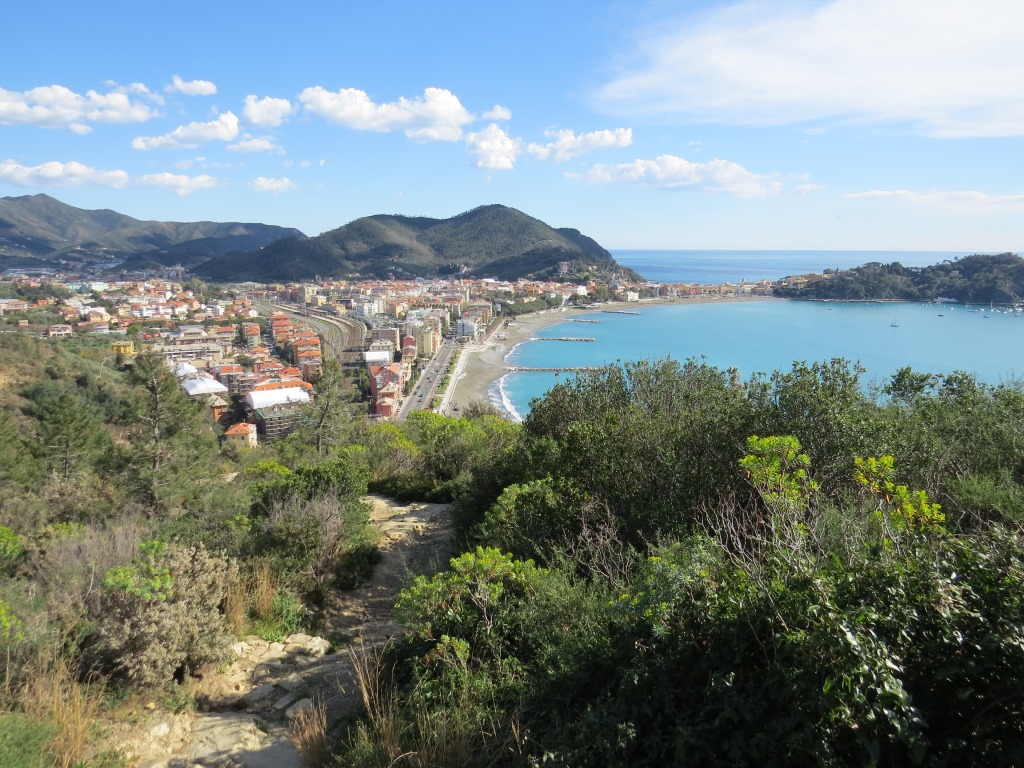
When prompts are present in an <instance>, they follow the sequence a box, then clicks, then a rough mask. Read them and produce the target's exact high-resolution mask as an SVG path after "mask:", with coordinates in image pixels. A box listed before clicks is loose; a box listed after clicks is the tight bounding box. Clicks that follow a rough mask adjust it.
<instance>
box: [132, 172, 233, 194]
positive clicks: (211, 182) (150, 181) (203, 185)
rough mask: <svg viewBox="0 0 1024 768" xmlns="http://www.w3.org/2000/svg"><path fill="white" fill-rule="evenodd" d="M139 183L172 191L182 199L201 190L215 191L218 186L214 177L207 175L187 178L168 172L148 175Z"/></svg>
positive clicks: (143, 185)
mask: <svg viewBox="0 0 1024 768" xmlns="http://www.w3.org/2000/svg"><path fill="white" fill-rule="evenodd" d="M137 183H138V185H139V186H142V187H160V188H162V189H170V190H173V191H174V192H176V193H177V194H179V195H181V196H182V197H184V196H185V195H191V194H192V193H193V192H195V191H197V190H200V189H213V188H214V187H215V186H217V180H216V179H215V178H213V176H207V175H206V174H205V173H204V174H200V175H199V176H185V175H184V174H178V173H167V172H166V171H165V172H163V173H150V174H147V175H146V176H143V177H141V178H140V179H139V180H138V182H137Z"/></svg>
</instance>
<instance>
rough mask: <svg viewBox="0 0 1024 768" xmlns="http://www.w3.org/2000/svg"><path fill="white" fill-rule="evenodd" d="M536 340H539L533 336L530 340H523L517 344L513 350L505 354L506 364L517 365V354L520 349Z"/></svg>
mask: <svg viewBox="0 0 1024 768" xmlns="http://www.w3.org/2000/svg"><path fill="white" fill-rule="evenodd" d="M536 340H537V339H536V338H535V337H533V336H531V337H530V338H528V339H523V340H522V341H520V342H519V343H517V344H516V345H515V346H513V347H512V349H510V350H509V351H508V352H506V353H505V362H506V363H507V364H508V365H515V364H516V353H517V352H518V351H519V348H520V347H521V346H523V344H529V343H530V342H531V341H536Z"/></svg>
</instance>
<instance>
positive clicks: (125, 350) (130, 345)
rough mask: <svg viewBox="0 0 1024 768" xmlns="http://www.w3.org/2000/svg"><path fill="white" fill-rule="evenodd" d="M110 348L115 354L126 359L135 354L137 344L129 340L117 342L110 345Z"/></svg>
mask: <svg viewBox="0 0 1024 768" xmlns="http://www.w3.org/2000/svg"><path fill="white" fill-rule="evenodd" d="M110 348H111V349H112V350H114V353H115V354H118V355H124V356H125V357H128V356H129V355H134V354H135V342H133V341H131V340H129V339H123V340H120V341H115V342H113V343H112V344H111V345H110Z"/></svg>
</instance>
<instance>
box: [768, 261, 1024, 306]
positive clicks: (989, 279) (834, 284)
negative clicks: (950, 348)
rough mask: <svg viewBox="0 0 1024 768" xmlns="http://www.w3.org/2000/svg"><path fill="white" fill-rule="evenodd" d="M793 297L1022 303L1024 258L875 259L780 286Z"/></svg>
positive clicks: (779, 292) (1023, 295)
mask: <svg viewBox="0 0 1024 768" xmlns="http://www.w3.org/2000/svg"><path fill="white" fill-rule="evenodd" d="M776 295H777V296H784V297H786V298H792V299H832V300H846V301H866V300H901V301H935V300H936V299H937V298H938V297H940V296H942V297H945V298H949V299H953V300H955V301H958V302H962V303H966V304H988V303H994V304H1016V303H1018V302H1021V301H1024V259H1021V258H1020V256H1018V255H1016V254H1013V253H1000V254H996V255H986V254H976V255H974V256H964V257H963V258H960V259H956V260H953V261H944V262H942V263H941V264H933V265H932V266H929V267H905V266H903V265H902V264H900V263H899V262H894V263H892V264H881V263H878V262H874V263H871V264H865V265H863V266H860V267H855V268H854V269H847V270H844V271H842V272H838V273H834V274H830V275H828V276H827V279H825V280H818V281H816V282H811V283H807V284H806V285H803V286H792V287H783V288H778V289H776Z"/></svg>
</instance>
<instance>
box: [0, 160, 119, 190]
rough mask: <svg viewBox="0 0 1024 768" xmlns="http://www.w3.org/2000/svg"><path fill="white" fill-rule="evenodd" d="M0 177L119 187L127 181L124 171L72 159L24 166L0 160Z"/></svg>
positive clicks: (33, 183) (38, 183)
mask: <svg viewBox="0 0 1024 768" xmlns="http://www.w3.org/2000/svg"><path fill="white" fill-rule="evenodd" d="M0 179H2V180H3V181H6V182H10V183H12V184H18V185H19V186H24V187H81V186H86V185H99V186H104V187H117V188H121V187H124V186H126V185H127V184H128V181H129V177H128V173H127V172H125V171H101V170H97V169H96V168H90V167H89V166H88V165H84V164H83V163H79V162H75V161H72V162H70V163H58V162H49V163H43V164H42V165H32V166H25V165H21V164H19V163H16V162H15V161H14V160H4V161H0Z"/></svg>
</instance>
